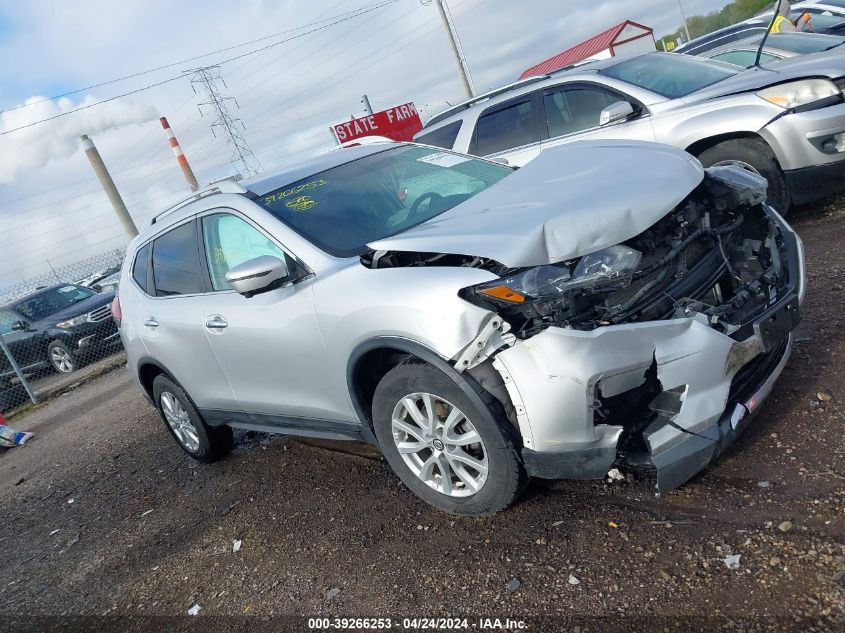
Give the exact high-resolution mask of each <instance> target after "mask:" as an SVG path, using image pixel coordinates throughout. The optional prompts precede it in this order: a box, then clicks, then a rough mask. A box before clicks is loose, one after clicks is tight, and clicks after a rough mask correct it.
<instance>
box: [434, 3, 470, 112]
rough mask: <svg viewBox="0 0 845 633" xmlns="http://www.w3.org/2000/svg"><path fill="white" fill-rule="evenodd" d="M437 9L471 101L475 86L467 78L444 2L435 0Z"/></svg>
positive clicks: (463, 57)
mask: <svg viewBox="0 0 845 633" xmlns="http://www.w3.org/2000/svg"><path fill="white" fill-rule="evenodd" d="M435 2H436V3H437V9H438V10H439V11H440V17H441V18H442V20H443V26H444V27H446V35H447V36H448V37H449V44H450V45H451V47H452V52H453V53H454V54H455V62H457V64H458V72H459V73H460V75H461V81H462V82H463V84H464V90H466V93H467V98H469V99H472V98H473V97H474V96H475V86H473V85H472V78H471V77H470V76H469V68H468V67H467V61H466V57H465V56H464V55H463V52H462V50H461V46H460V44H459V43H458V34H457V33H456V32H455V25H454V24H453V23H452V21H451V20H450V19H449V16H448V15H447V14H446V12H447V11H448V7H447V6H445V2H444V0H435Z"/></svg>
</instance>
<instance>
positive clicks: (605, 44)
mask: <svg viewBox="0 0 845 633" xmlns="http://www.w3.org/2000/svg"><path fill="white" fill-rule="evenodd" d="M628 26H635V27H639V28H641V29H643V30H645V31H647V33H643V34H642V35H637V36H636V37H629V38H627V39H624V40H620V41H617V39H618V38H619V36H620V35H621V34H622V32H623V31H624V30H625V29H626V28H627V27H628ZM652 33H654V31H653V30H652V29H650V28H648V27H647V26H643V25H642V24H638V23H636V22H632V21H631V20H625V21H624V22H623V23H622V24H617V25H616V26H614V27H613V28H610V29H608V30H607V31H604V32H603V33H599V34H598V35H596V36H595V37H591V38H590V39H588V40H586V41H584V42H581V43H580V44H578V45H577V46H573V47H572V48H568V49H567V50H565V51H563V52H562V53H558V54H557V55H555V56H554V57H550V58H549V59H547V60H546V61H544V62H540V63H539V64H537V65H536V66H532V67H531V68H528V69H527V70H525V71H524V72H523V73H522V74H521V75H520V76H519V78H520V79H525V78H526V77H533V76H535V75H545V74H547V73H550V72H554V71H555V70H559V69H561V68H563V67H564V66H570V65H571V64H574V63H576V62H580V61H582V60H585V59H589V58H590V57H592V56H593V55H597V54H598V53H601V52H602V51H605V50H607V49H611V52H612V49H613V46H614V45H619V44H624V43H626V42H630V41H632V40H635V39H639V38H641V37H645V36H647V35H651V34H652Z"/></svg>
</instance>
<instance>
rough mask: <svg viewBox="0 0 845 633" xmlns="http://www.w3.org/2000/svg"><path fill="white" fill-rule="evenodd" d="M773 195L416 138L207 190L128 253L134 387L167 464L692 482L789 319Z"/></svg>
mask: <svg viewBox="0 0 845 633" xmlns="http://www.w3.org/2000/svg"><path fill="white" fill-rule="evenodd" d="M765 186H766V182H765V180H763V179H762V178H760V177H759V176H756V175H755V174H751V173H749V172H747V171H744V170H741V169H737V168H735V167H716V168H711V169H708V170H705V169H703V168H702V166H701V164H700V163H699V162H698V161H697V160H695V159H694V158H692V157H691V156H690V155H688V154H686V153H684V152H683V151H681V150H678V149H675V148H672V147H668V146H663V145H657V144H653V143H643V142H638V141H591V142H584V143H574V144H569V145H564V146H561V147H556V148H550V149H549V150H548V151H547V152H544V153H543V154H541V155H540V156H539V157H537V158H536V159H535V160H534V161H532V162H531V163H529V164H528V165H527V166H525V167H523V168H521V169H518V170H516V169H512V168H510V167H506V166H503V165H501V164H497V163H495V162H490V161H487V160H483V159H479V158H474V157H470V156H467V155H463V154H458V153H454V152H451V151H444V150H441V149H436V148H432V147H427V146H421V145H414V144H402V143H376V144H369V145H366V146H361V147H353V148H349V149H343V150H339V151H334V152H329V153H327V154H324V155H322V156H318V157H316V158H313V159H310V160H309V161H307V162H303V163H301V164H300V165H299V166H298V167H296V168H294V169H291V170H288V171H283V172H278V173H274V174H271V175H265V176H262V177H258V178H256V179H253V180H249V181H244V182H242V183H236V182H234V181H225V182H221V183H217V184H215V185H212V186H210V187H208V188H207V189H205V190H202V191H200V192H199V193H197V194H196V195H194V196H192V197H191V198H189V199H188V200H186V201H184V202H183V203H180V204H179V205H177V206H175V207H172V208H171V209H169V210H167V211H165V212H164V213H162V214H160V215H159V216H157V217H156V219H155V220H154V221H153V223H152V225H151V226H149V227H147V228H146V229H144V231H143V232H142V233H141V235H139V236H138V237H137V238H135V239H134V240H133V241H132V243H131V245H130V247H129V249H128V251H127V254H126V262H125V264H124V266H123V271H122V278H121V281H120V290H119V296H118V298H117V300H116V301H115V305H114V311H115V315H116V317H117V318H118V320H119V321H120V333H121V336H122V339H123V342H124V345H125V346H126V350H127V353H128V364H129V371H130V372H131V374H132V376H133V377H134V379H135V381H136V382H137V383H138V385H139V386H140V388H141V389H142V390H143V391H144V393H145V394H146V395H147V396H148V397H149V398H150V400H151V401H152V402H153V403H154V404H155V406H156V407H157V408H158V410H159V411H160V413H161V415H162V417H163V419H164V421H165V422H166V426H167V428H168V430H169V432H170V434H171V435H172V436H173V438H174V439H175V440H176V442H177V443H178V444H179V446H180V447H181V448H182V449H183V450H184V451H185V452H187V453H188V454H189V455H191V456H192V457H194V458H195V459H198V460H201V461H212V460H214V459H216V458H219V457H221V456H223V455H224V454H225V453H226V452H227V451H228V450H229V449H230V448H231V447H232V442H233V440H232V429H233V428H239V429H253V430H259V431H268V432H277V433H283V434H287V435H303V436H312V437H322V438H333V439H352V440H363V441H366V442H369V443H371V444H373V445H375V446H377V447H378V448H379V449H380V450H381V451H382V452H383V453H384V456H385V458H386V460H387V462H388V463H389V464H390V465H391V466H392V467H393V469H394V470H395V471H396V473H397V474H398V475H399V477H400V478H401V479H402V481H403V482H404V483H405V484H406V485H407V486H408V487H409V488H410V489H411V490H412V491H413V492H414V493H416V494H417V495H418V496H419V497H421V498H422V499H423V500H425V501H426V502H428V503H430V504H432V505H434V506H436V507H438V508H441V509H443V510H446V511H448V512H452V513H456V514H486V513H492V512H496V511H498V510H501V509H503V508H505V507H507V506H508V505H509V504H511V503H512V502H513V501H514V500H515V499H516V498H517V496H518V495H519V493H520V491H521V490H522V489H523V488H524V486H525V485H526V483H527V481H528V480H529V478H530V477H532V476H533V477H541V478H549V479H557V478H576V479H589V478H602V477H604V476H605V475H606V474H607V472H608V470H609V469H611V468H612V467H614V466H619V467H622V468H631V469H640V470H644V471H650V472H652V473H655V474H656V477H655V481H656V487H657V490H658V491H668V490H670V489H672V488H674V487H676V486H679V485H681V484H683V483H684V482H685V481H687V480H688V479H689V478H690V477H692V476H693V475H694V474H695V473H697V472H698V471H700V470H701V469H702V468H704V466H706V465H707V464H708V463H710V462H711V461H712V460H713V459H714V458H715V457H716V456H717V455H719V454H720V453H721V452H722V451H723V450H724V449H725V447H726V446H727V445H728V444H730V442H731V441H732V440H733V439H734V438H735V437H736V435H737V434H738V433H740V432H741V431H742V430H743V429H744V428H745V427H746V426H747V425H748V424H749V423H750V421H751V420H752V418H753V417H754V416H753V414H755V413H757V412H758V411H759V409H760V406H761V403H762V401H763V400H764V399H765V397H766V396H767V395H768V393H769V392H770V391H771V389H772V384H773V382H774V381H775V380H776V378H777V377H778V375H779V374H780V372H781V370H782V369H783V367H784V364H785V363H786V362H787V359H788V357H789V353H790V340H791V339H790V332H791V330H792V329H793V328H794V327H795V326H796V324H797V323H798V319H799V305H800V303H801V299H802V295H803V289H804V276H803V254H802V247H801V242H800V241H799V239H798V237H797V236H796V235H795V233H794V232H793V231H792V229H790V227H789V226H788V225H787V224H786V223H785V222H784V220H783V218H781V217H780V216H779V215H778V214H777V213H776V212H775V211H774V210H773V209H772V208H770V207H768V206H767V205H766V204H765Z"/></svg>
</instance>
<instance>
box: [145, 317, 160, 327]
mask: <svg viewBox="0 0 845 633" xmlns="http://www.w3.org/2000/svg"><path fill="white" fill-rule="evenodd" d="M144 325H146V326H147V327H158V321H156V320H155V319H154V318H152V317H150V318H149V319H147V320H146V321H144Z"/></svg>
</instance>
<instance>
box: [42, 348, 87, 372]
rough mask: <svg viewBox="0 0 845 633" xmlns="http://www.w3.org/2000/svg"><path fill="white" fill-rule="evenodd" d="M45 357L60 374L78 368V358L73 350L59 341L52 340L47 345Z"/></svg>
mask: <svg viewBox="0 0 845 633" xmlns="http://www.w3.org/2000/svg"><path fill="white" fill-rule="evenodd" d="M47 357H48V358H49V359H50V364H51V365H52V366H53V369H55V370H56V371H57V372H59V373H60V374H72V373H73V372H75V371H76V370H77V369H79V365H80V363H79V359H78V358H77V357H76V354H74V353H73V350H72V349H71V348H70V347H69V346H68V345H66V344H65V343H62V342H61V341H53V342H52V343H50V345H49V346H48V347H47Z"/></svg>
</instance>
